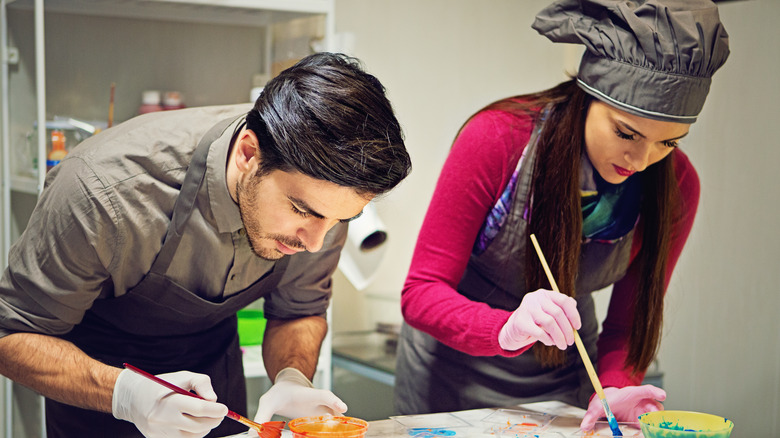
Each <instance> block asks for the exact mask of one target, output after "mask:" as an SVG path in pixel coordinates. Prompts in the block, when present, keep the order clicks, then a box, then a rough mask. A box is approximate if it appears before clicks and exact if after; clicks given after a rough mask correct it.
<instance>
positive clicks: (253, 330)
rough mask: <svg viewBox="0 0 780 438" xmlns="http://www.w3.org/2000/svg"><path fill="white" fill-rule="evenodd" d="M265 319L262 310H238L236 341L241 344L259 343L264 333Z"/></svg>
mask: <svg viewBox="0 0 780 438" xmlns="http://www.w3.org/2000/svg"><path fill="white" fill-rule="evenodd" d="M265 323H266V319H265V317H264V316H263V311H262V310H255V309H241V310H239V311H238V343H239V345H241V346H249V345H261V344H262V343H263V334H264V333H265Z"/></svg>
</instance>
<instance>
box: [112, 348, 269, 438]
mask: <svg viewBox="0 0 780 438" xmlns="http://www.w3.org/2000/svg"><path fill="white" fill-rule="evenodd" d="M124 365H125V368H127V369H128V370H130V371H133V372H134V373H137V374H139V375H141V376H144V377H146V378H147V379H149V380H152V381H154V382H157V383H159V384H160V385H162V386H164V387H166V388H168V389H170V390H171V391H173V392H176V393H178V394H181V395H188V396H190V397H195V398H199V399H201V400H205V399H204V398H203V397H201V396H199V395H197V394H194V393H192V392H190V391H187V390H186V389H184V388H179V387H178V386H176V385H174V384H173V383H170V382H166V381H165V380H163V379H161V378H159V377H157V376H155V375H154V374H149V373H147V372H146V371H144V370H142V369H140V368H136V367H134V366H132V365H130V364H129V363H126V364H124ZM226 417H228V418H230V419H231V420H235V421H238V422H239V423H241V424H243V425H244V426H248V427H251V428H252V429H254V430H256V431H257V433H258V435H260V438H279V437H280V436H281V435H282V428H283V427H284V421H267V422H265V423H263V424H260V423H255V422H254V421H252V420H250V419H248V418H246V417H244V416H242V415H240V414H239V413H237V412H233V411H231V410H229V409H228V413H227V415H226Z"/></svg>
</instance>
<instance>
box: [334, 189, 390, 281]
mask: <svg viewBox="0 0 780 438" xmlns="http://www.w3.org/2000/svg"><path fill="white" fill-rule="evenodd" d="M386 240H387V230H386V229H385V224H383V223H382V220H381V219H380V218H379V215H378V214H377V212H376V209H375V208H374V205H373V204H372V203H368V205H366V207H365V208H364V209H363V214H362V215H360V217H359V218H357V219H355V220H353V221H352V222H350V223H349V232H348V234H347V241H346V242H345V244H344V250H343V251H342V252H341V258H340V259H339V269H341V272H342V273H343V274H344V276H345V277H347V280H349V282H350V283H352V285H353V286H355V289H357V290H363V289H364V288H365V287H366V286H368V284H369V283H371V280H372V279H373V278H374V276H375V275H376V273H377V271H378V268H379V264H380V263H381V261H382V258H383V256H384V254H385V251H386V250H387V246H386V245H385V244H384V243H385V241H386Z"/></svg>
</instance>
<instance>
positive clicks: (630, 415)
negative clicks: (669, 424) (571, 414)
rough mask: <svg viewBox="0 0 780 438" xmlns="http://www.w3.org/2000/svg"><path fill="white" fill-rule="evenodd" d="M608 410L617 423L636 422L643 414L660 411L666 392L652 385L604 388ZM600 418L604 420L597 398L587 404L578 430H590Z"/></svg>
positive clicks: (602, 408) (602, 410) (601, 407)
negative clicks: (586, 409)
mask: <svg viewBox="0 0 780 438" xmlns="http://www.w3.org/2000/svg"><path fill="white" fill-rule="evenodd" d="M604 396H605V397H606V398H607V403H608V404H609V409H610V410H611V411H612V413H613V414H614V415H615V418H616V419H617V420H618V421H631V422H635V421H637V418H639V416H640V415H642V414H644V413H645V412H653V411H660V410H662V409H663V408H664V407H663V405H662V404H661V402H662V401H664V400H666V391H664V390H663V389H661V388H658V387H655V386H653V385H642V386H626V387H625V388H604ZM600 418H606V415H605V414H604V407H603V406H602V405H601V400H599V398H598V397H593V398H592V399H591V400H590V404H588V411H587V412H586V413H585V417H583V418H582V423H580V429H582V430H591V429H593V426H595V425H596V421H597V420H598V419H600Z"/></svg>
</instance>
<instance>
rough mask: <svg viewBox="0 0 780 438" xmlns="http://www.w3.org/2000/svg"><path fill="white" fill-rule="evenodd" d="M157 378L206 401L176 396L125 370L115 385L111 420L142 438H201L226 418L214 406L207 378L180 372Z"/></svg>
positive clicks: (218, 406)
mask: <svg viewBox="0 0 780 438" xmlns="http://www.w3.org/2000/svg"><path fill="white" fill-rule="evenodd" d="M158 377H160V378H161V379H163V380H166V381H168V382H170V383H172V384H174V385H176V386H179V387H181V388H184V389H187V390H193V391H195V392H196V393H197V394H198V395H199V396H201V397H203V398H205V399H206V400H200V399H198V398H195V397H188V396H186V395H182V394H177V393H175V392H173V391H171V390H170V389H168V388H166V387H164V386H162V385H160V384H159V383H156V382H153V381H151V380H149V379H147V378H146V377H143V376H140V375H138V374H136V373H134V372H133V371H131V370H124V371H122V373H121V374H119V378H117V380H116V384H115V385H114V395H113V398H112V403H111V404H112V406H111V408H112V412H113V414H114V417H116V418H118V419H120V420H127V421H129V422H131V423H133V424H135V426H136V427H137V428H138V430H140V431H141V433H143V434H144V436H146V437H148V438H154V437H202V436H205V435H206V434H208V433H209V431H210V430H211V429H213V428H215V427H217V426H219V424H220V423H221V422H222V420H223V419H224V418H225V415H227V412H228V408H227V407H226V406H225V405H223V404H221V403H217V402H216V401H217V394H216V393H214V389H213V388H212V387H211V379H210V378H209V376H207V375H205V374H195V373H191V372H189V371H179V372H175V373H169V374H160V375H159V376H158Z"/></svg>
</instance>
